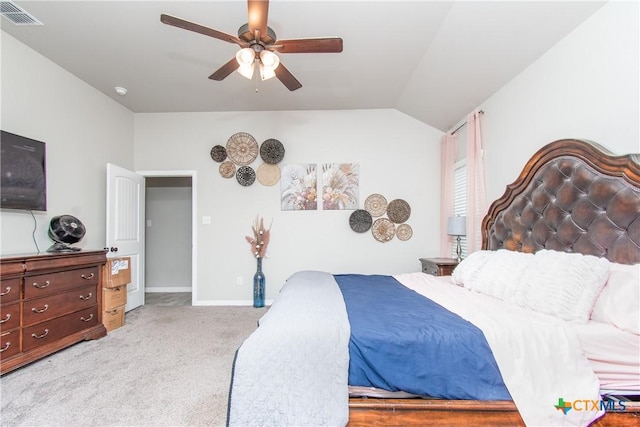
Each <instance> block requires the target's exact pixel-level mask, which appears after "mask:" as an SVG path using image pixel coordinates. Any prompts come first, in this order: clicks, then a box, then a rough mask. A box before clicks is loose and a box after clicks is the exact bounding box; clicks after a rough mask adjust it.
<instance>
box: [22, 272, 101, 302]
mask: <svg viewBox="0 0 640 427" xmlns="http://www.w3.org/2000/svg"><path fill="white" fill-rule="evenodd" d="M98 273H99V271H98V267H89V268H81V269H78V270H69V271H61V272H59V273H49V274H40V275H36V276H27V277H25V278H24V298H25V299H30V298H39V297H43V296H46V295H51V294H54V293H57V292H62V291H65V290H67V289H73V288H77V287H79V286H84V285H97V284H98V281H99V280H100V277H99V274H98Z"/></svg>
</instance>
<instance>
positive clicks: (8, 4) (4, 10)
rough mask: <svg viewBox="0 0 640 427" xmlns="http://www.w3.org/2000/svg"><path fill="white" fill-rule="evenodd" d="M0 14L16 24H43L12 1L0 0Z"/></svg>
mask: <svg viewBox="0 0 640 427" xmlns="http://www.w3.org/2000/svg"><path fill="white" fill-rule="evenodd" d="M0 15H2V16H4V17H5V18H7V19H8V20H9V21H11V22H13V23H14V24H16V25H44V24H43V23H42V22H40V21H38V20H37V19H36V18H34V17H33V15H31V14H30V13H29V12H27V11H26V10H24V9H22V8H21V7H20V6H18V5H17V4H15V3H14V2H12V1H0Z"/></svg>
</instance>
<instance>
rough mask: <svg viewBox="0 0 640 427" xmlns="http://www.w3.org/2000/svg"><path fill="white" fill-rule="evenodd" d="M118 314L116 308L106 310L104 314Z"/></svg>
mask: <svg viewBox="0 0 640 427" xmlns="http://www.w3.org/2000/svg"><path fill="white" fill-rule="evenodd" d="M117 312H118V309H117V308H114V309H113V310H107V311H106V313H107V314H116V313H117Z"/></svg>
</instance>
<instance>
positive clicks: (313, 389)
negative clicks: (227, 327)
mask: <svg viewBox="0 0 640 427" xmlns="http://www.w3.org/2000/svg"><path fill="white" fill-rule="evenodd" d="M259 324H260V326H259V327H258V329H257V330H256V331H255V332H254V333H253V334H251V336H250V337H249V338H247V339H246V340H245V342H244V343H243V344H242V346H241V347H240V349H238V352H237V354H236V360H235V363H234V372H233V379H232V387H231V393H230V397H229V419H228V422H229V425H230V426H243V427H244V426H344V425H345V424H346V423H347V421H348V419H349V403H348V399H349V396H348V371H349V336H350V334H351V329H350V326H349V320H348V317H347V311H346V308H345V305H344V300H343V299H342V293H341V292H340V289H339V288H338V285H337V284H336V282H335V280H334V278H333V276H332V275H331V274H329V273H321V272H313V271H306V272H298V273H296V274H294V275H293V276H291V277H290V278H289V280H288V281H287V282H286V283H285V284H284V286H283V287H282V289H281V290H280V294H279V295H278V297H277V298H276V300H275V301H274V303H273V305H272V306H271V308H270V309H269V311H268V312H267V313H266V314H265V315H264V316H263V317H262V319H260V322H259Z"/></svg>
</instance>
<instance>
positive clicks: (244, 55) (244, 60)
mask: <svg viewBox="0 0 640 427" xmlns="http://www.w3.org/2000/svg"><path fill="white" fill-rule="evenodd" d="M255 58H256V53H255V51H254V50H253V49H251V48H250V47H245V48H244V49H240V50H239V51H238V52H237V53H236V61H238V65H239V67H238V72H239V73H240V74H241V75H242V76H244V77H246V78H248V79H249V80H251V78H252V77H253V69H254V68H255V67H254V61H255Z"/></svg>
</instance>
